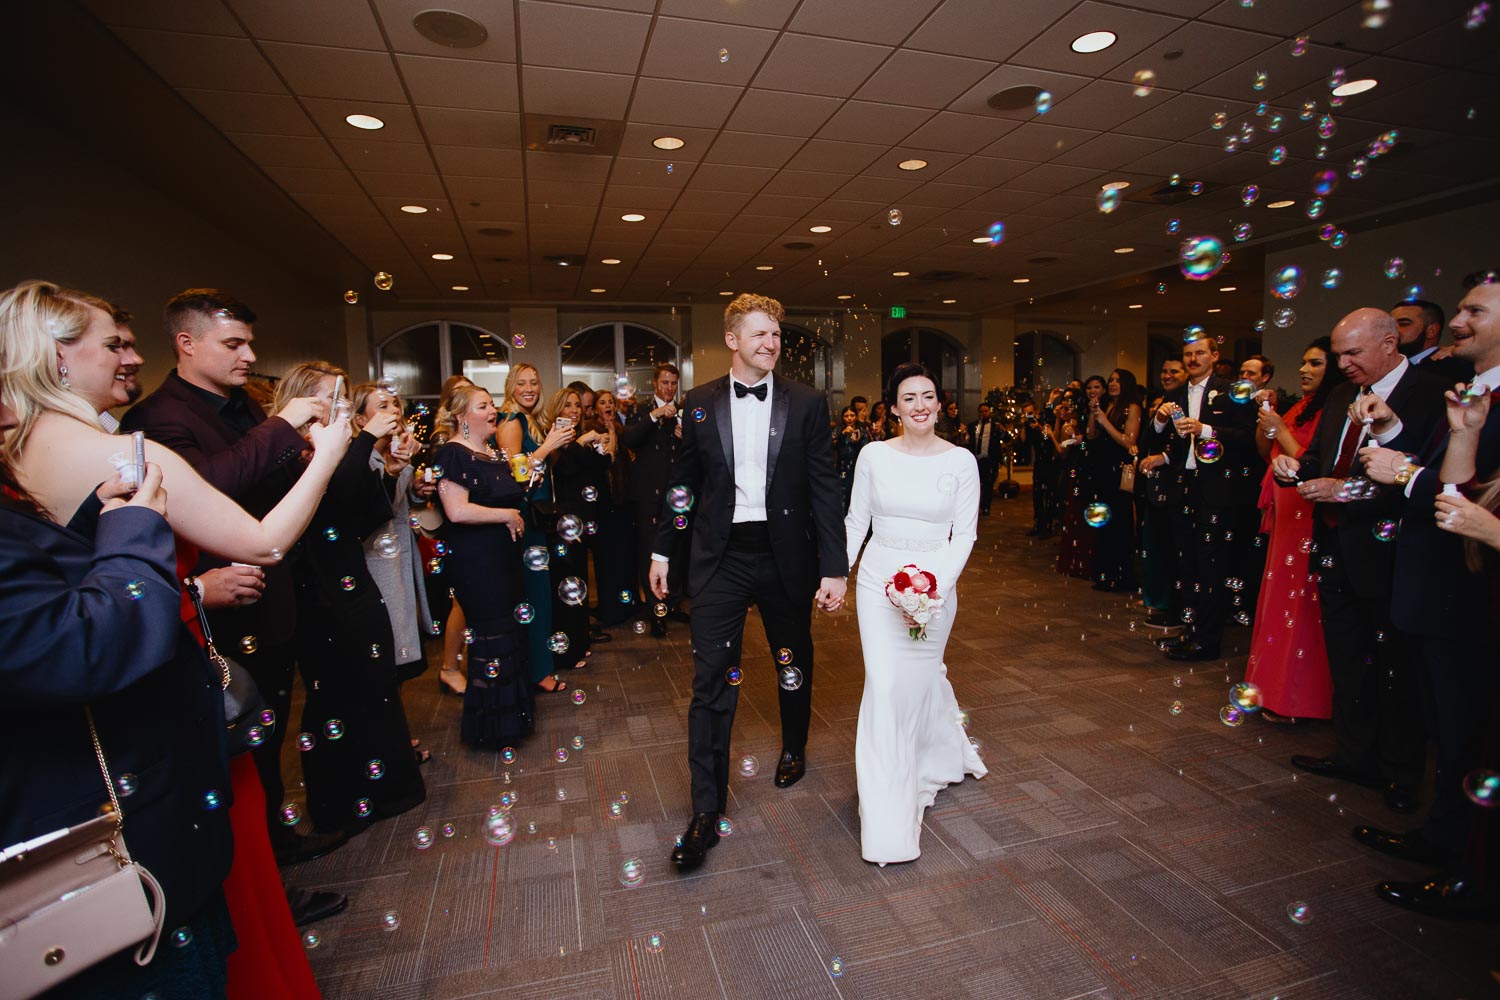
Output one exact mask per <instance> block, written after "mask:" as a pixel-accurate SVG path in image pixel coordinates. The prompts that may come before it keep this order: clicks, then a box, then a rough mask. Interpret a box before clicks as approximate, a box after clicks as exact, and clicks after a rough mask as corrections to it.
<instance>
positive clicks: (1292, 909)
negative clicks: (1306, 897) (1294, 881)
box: [1286, 899, 1312, 926]
mask: <svg viewBox="0 0 1500 1000" xmlns="http://www.w3.org/2000/svg"><path fill="white" fill-rule="evenodd" d="M1286 915H1287V916H1288V917H1291V918H1292V923H1294V924H1297V925H1299V926H1300V925H1304V924H1306V923H1307V922H1308V921H1310V920H1312V907H1311V906H1308V905H1307V904H1306V903H1305V902H1303V901H1302V900H1300V899H1299V900H1297V901H1296V902H1295V903H1288V904H1287V907H1286Z"/></svg>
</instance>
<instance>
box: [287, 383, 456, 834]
mask: <svg viewBox="0 0 1500 1000" xmlns="http://www.w3.org/2000/svg"><path fill="white" fill-rule="evenodd" d="M343 375H344V373H343V372H342V371H341V370H340V369H338V368H335V367H334V366H333V365H331V364H329V363H327V362H318V361H313V362H306V363H303V364H300V365H297V366H295V367H294V368H292V370H291V371H289V372H288V373H287V374H286V377H284V378H283V379H282V380H281V382H280V384H278V385H277V387H276V403H277V406H276V409H277V410H278V411H279V410H280V409H281V407H282V406H283V405H285V403H286V402H288V401H290V400H292V399H297V398H300V397H303V396H322V397H323V398H325V399H326V400H327V401H328V404H329V409H330V411H332V410H333V409H334V408H335V407H336V406H337V405H338V401H337V400H335V399H334V398H333V390H334V385H335V380H336V379H338V378H340V377H342V376H343ZM346 381H347V379H346ZM348 402H349V401H348V397H347V396H345V397H343V404H344V405H348ZM399 423H400V417H399V416H398V415H397V414H395V413H393V412H391V411H384V412H377V413H375V414H374V415H373V416H371V417H370V419H369V420H368V421H366V422H365V425H364V429H363V430H361V431H360V432H359V433H358V434H357V435H356V436H355V438H354V441H353V443H352V444H350V445H349V450H348V451H347V452H346V453H345V454H344V458H343V461H341V462H340V463H339V466H338V469H337V470H336V471H335V472H334V474H333V478H332V479H331V480H329V483H328V491H327V492H326V493H324V494H323V500H322V502H321V503H319V504H318V511H317V513H316V514H314V515H313V519H312V524H311V525H310V526H309V527H308V529H307V532H306V533H305V534H304V535H303V536H302V541H301V542H300V543H299V544H298V549H299V553H298V558H297V562H296V566H295V579H296V583H297V662H298V666H299V667H300V669H301V671H302V681H303V684H304V685H305V687H306V688H307V701H306V702H305V703H304V704H303V707H302V728H301V732H300V733H299V735H298V746H299V747H301V748H302V750H303V753H302V777H303V781H304V782H305V783H306V785H307V811H308V815H309V816H310V817H311V818H312V821H313V824H314V825H315V826H316V827H317V828H318V829H319V830H323V831H331V830H339V829H356V828H359V827H361V826H363V824H364V823H365V822H366V821H368V820H371V819H382V818H385V817H388V816H396V815H399V814H401V813H403V812H406V811H407V810H408V809H411V808H413V807H415V806H417V805H420V804H421V803H422V802H423V801H424V800H425V799H426V798H427V788H426V785H425V784H424V783H423V781H422V775H421V772H420V771H419V770H418V767H417V761H416V759H415V758H414V757H413V756H412V749H411V730H410V727H409V726H408V725H407V722H406V710H405V709H404V708H403V707H402V704H401V693H400V689H399V681H398V680H397V676H396V653H397V648H396V641H395V638H394V636H393V635H392V632H391V620H390V616H389V615H388V614H387V612H386V607H385V601H384V600H382V598H381V596H380V588H379V587H378V586H377V585H376V583H375V578H374V577H372V576H371V575H370V570H369V566H368V565H367V564H366V563H365V549H364V541H365V538H366V537H368V536H369V535H370V534H372V533H374V532H376V531H379V530H381V529H382V528H383V527H384V526H385V525H386V524H388V523H389V522H390V520H391V519H392V517H393V516H394V515H393V513H392V511H391V502H390V500H389V499H388V494H387V492H386V485H385V483H384V478H385V476H384V473H383V472H382V471H381V470H378V469H374V468H371V466H370V456H371V454H372V453H373V452H374V449H375V442H376V440H377V439H379V438H382V437H385V436H386V435H388V434H390V433H391V432H392V431H394V430H395V429H396V427H397V426H398V425H399Z"/></svg>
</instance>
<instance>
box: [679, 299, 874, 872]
mask: <svg viewBox="0 0 1500 1000" xmlns="http://www.w3.org/2000/svg"><path fill="white" fill-rule="evenodd" d="M783 315H784V311H783V310H782V308H781V303H780V302H777V301H776V300H775V299H772V298H767V297H765V296H761V295H749V294H745V295H740V296H737V297H736V298H735V299H734V301H733V302H731V303H730V304H729V307H728V308H727V309H725V310H724V342H725V343H726V344H728V345H729V350H730V351H731V352H732V353H731V355H730V373H729V374H728V375H726V376H724V377H723V378H720V379H716V380H714V381H713V382H710V383H708V384H706V385H700V386H698V387H696V388H694V389H693V390H692V391H691V392H689V393H688V394H687V396H686V397H685V398H684V399H683V402H682V410H681V412H682V414H683V421H682V443H681V447H680V449H679V451H678V453H677V457H676V460H675V461H674V462H673V465H672V476H671V479H670V483H671V486H670V487H669V489H668V491H667V497H666V503H665V504H664V506H663V508H662V511H661V514H660V516H659V517H658V518H657V522H656V544H655V545H654V547H653V550H652V555H651V560H652V562H651V572H650V576H651V589H652V592H653V593H655V595H656V597H657V600H665V599H666V597H667V580H668V559H667V557H666V556H664V555H662V553H668V552H671V551H672V549H673V546H672V542H673V539H674V536H675V535H676V534H677V532H679V531H681V530H685V527H686V525H687V523H689V522H690V523H691V525H692V532H693V535H692V546H691V555H690V556H689V558H688V573H687V596H688V597H690V598H692V600H693V616H692V633H693V666H694V671H695V672H694V676H693V701H692V705H691V707H690V708H689V709H688V769H689V771H690V772H691V774H692V783H693V820H692V823H691V824H690V825H689V826H688V829H687V832H686V833H685V834H683V837H682V844H681V845H680V846H679V847H678V848H677V849H676V850H674V851H673V852H672V862H673V863H674V864H675V865H677V867H678V868H679V869H680V870H682V871H691V870H692V869H694V868H697V867H698V866H699V865H701V864H702V863H703V860H704V858H705V856H706V855H707V853H708V849H709V848H711V847H713V846H714V845H715V844H717V843H718V842H719V831H718V822H719V816H720V814H721V813H723V812H724V808H725V801H726V799H727V797H728V792H729V734H730V729H731V727H732V726H733V724H734V710H735V706H736V704H737V703H738V701H739V679H738V678H739V675H738V673H736V674H735V675H734V677H730V676H728V675H729V672H730V671H731V669H732V670H734V671H736V672H737V671H739V669H740V647H741V641H742V639H743V636H744V629H745V617H746V615H747V614H748V613H749V610H750V605H752V604H755V605H757V606H758V607H759V608H760V615H761V620H762V622H763V623H764V625H765V630H766V641H767V642H769V643H770V646H771V650H772V659H773V662H772V669H773V670H775V671H777V673H778V677H780V675H781V674H782V673H783V672H787V670H788V668H794V669H795V671H798V672H800V683H795V678H794V682H793V684H792V685H791V687H790V689H788V685H787V684H785V683H782V684H781V685H780V708H781V759H780V761H779V762H778V763H777V765H776V787H778V788H786V787H788V786H790V785H792V784H794V783H795V782H796V781H797V780H798V779H799V778H801V777H802V775H803V774H804V773H805V771H806V767H807V765H806V759H805V752H806V747H807V728H808V723H809V721H810V720H811V717H812V679H813V647H812V604H813V601H814V599H816V601H817V604H818V606H819V607H820V608H822V609H823V610H824V611H835V610H837V609H838V608H840V607H841V606H842V605H843V602H844V585H845V581H844V578H845V577H846V576H847V575H848V573H849V562H848V556H847V554H846V552H845V546H844V521H843V504H842V499H841V492H840V489H839V481H838V475H837V473H836V471H835V463H834V455H833V441H832V439H831V438H830V437H829V434H828V402H827V400H826V399H825V398H824V397H823V395H822V394H821V393H819V392H817V391H816V390H814V389H811V388H808V387H807V386H805V385H802V384H800V383H798V382H793V381H791V380H790V379H778V378H776V377H775V376H774V375H772V374H771V372H772V369H774V368H775V367H776V360H777V358H779V357H780V356H781V319H782V317H783ZM679 488H685V490H686V491H687V493H686V494H684V493H682V492H681V491H680V489H679ZM688 498H690V503H691V511H690V512H689V513H687V514H686V518H684V517H683V514H684V510H683V508H685V507H686V506H687V504H685V503H683V502H682V501H683V500H684V499H688ZM674 501H676V502H674Z"/></svg>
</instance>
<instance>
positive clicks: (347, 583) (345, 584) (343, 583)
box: [339, 576, 354, 591]
mask: <svg viewBox="0 0 1500 1000" xmlns="http://www.w3.org/2000/svg"><path fill="white" fill-rule="evenodd" d="M339 586H340V587H342V588H344V590H345V591H350V590H353V589H354V577H352V576H346V577H344V578H343V579H341V580H340V581H339Z"/></svg>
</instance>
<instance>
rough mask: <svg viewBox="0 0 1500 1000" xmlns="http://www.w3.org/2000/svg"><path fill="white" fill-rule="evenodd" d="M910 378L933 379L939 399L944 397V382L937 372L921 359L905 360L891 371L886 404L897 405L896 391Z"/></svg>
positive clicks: (886, 392)
mask: <svg viewBox="0 0 1500 1000" xmlns="http://www.w3.org/2000/svg"><path fill="white" fill-rule="evenodd" d="M909 378H926V379H931V380H932V387H933V388H934V389H936V390H937V394H938V399H942V398H943V383H942V382H940V381H938V375H937V372H935V371H933V370H932V369H931V368H928V367H927V366H926V365H924V364H922V363H921V362H920V361H904V362H902V363H901V364H899V365H897V366H896V370H895V371H894V372H892V373H891V380H890V381H889V382H887V383H886V386H885V405H886V406H890V407H894V406H895V405H896V392H897V390H899V389H900V388H901V383H902V382H905V381H906V380H907V379H909Z"/></svg>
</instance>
